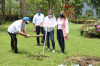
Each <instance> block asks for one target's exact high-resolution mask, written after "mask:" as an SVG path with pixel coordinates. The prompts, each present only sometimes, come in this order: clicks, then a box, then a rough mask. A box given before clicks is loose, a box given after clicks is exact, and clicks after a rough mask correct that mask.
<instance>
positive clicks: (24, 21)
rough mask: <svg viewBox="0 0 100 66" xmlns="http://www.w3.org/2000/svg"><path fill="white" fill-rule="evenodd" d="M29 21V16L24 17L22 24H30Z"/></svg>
mask: <svg viewBox="0 0 100 66" xmlns="http://www.w3.org/2000/svg"><path fill="white" fill-rule="evenodd" d="M28 23H29V18H28V17H24V18H23V21H22V24H23V25H26V24H28Z"/></svg>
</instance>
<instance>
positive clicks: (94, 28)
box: [79, 21, 100, 38]
mask: <svg viewBox="0 0 100 66" xmlns="http://www.w3.org/2000/svg"><path fill="white" fill-rule="evenodd" d="M79 30H80V34H81V35H83V36H86V37H98V38H100V21H97V22H94V23H90V24H84V25H83V26H82V27H81V28H80V29H79Z"/></svg>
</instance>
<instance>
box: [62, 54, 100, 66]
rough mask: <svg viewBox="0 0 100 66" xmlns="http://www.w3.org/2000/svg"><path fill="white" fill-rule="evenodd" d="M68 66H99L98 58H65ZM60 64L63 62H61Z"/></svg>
mask: <svg viewBox="0 0 100 66" xmlns="http://www.w3.org/2000/svg"><path fill="white" fill-rule="evenodd" d="M65 60H67V64H68V66H70V64H71V62H73V63H74V64H79V66H89V65H90V64H91V65H92V66H100V57H76V56H75V57H69V58H66V59H65ZM61 62H64V60H63V61H61Z"/></svg>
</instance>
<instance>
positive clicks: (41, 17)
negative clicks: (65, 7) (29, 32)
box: [33, 8, 45, 46]
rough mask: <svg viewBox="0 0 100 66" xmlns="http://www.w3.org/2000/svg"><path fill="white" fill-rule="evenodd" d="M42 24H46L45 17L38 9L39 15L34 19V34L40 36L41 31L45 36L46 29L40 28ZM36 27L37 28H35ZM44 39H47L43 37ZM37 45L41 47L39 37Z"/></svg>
mask: <svg viewBox="0 0 100 66" xmlns="http://www.w3.org/2000/svg"><path fill="white" fill-rule="evenodd" d="M41 22H44V15H43V14H42V13H41V10H40V9H39V8H38V9H37V14H35V16H34V17H33V28H34V32H36V34H37V35H39V34H40V29H41V31H42V34H43V35H45V31H44V28H43V27H40V24H41ZM35 26H36V28H35ZM44 38H45V37H43V39H44ZM37 44H38V46H40V41H39V37H37Z"/></svg>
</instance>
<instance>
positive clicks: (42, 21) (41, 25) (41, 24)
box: [40, 15, 44, 27]
mask: <svg viewBox="0 0 100 66" xmlns="http://www.w3.org/2000/svg"><path fill="white" fill-rule="evenodd" d="M43 23H44V15H43V19H42V20H41V23H40V27H43Z"/></svg>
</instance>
